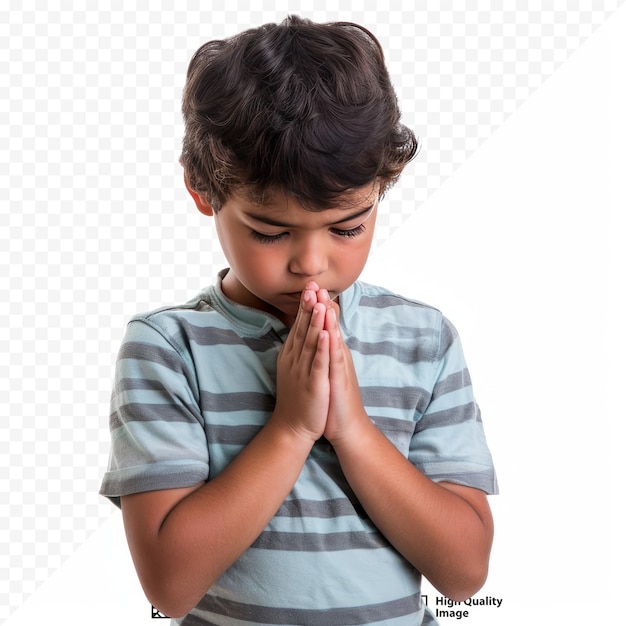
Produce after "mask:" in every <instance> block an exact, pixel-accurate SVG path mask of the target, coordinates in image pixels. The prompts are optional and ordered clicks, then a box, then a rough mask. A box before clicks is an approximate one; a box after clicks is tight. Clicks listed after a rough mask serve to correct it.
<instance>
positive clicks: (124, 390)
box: [100, 320, 209, 506]
mask: <svg viewBox="0 0 626 626" xmlns="http://www.w3.org/2000/svg"><path fill="white" fill-rule="evenodd" d="M109 427H110V432H111V450H110V455H109V463H108V467H107V471H106V473H105V475H104V477H103V480H102V485H101V489H100V494H101V495H103V496H106V497H108V498H109V499H110V500H111V501H112V502H113V503H114V504H115V505H117V506H119V505H120V496H124V495H129V494H132V493H138V492H142V491H153V490H157V489H173V488H180V487H190V486H192V485H194V484H196V483H198V482H200V481H202V480H206V479H207V477H208V468H209V458H208V446H207V443H206V436H205V432H204V422H203V418H202V411H201V410H200V407H199V392H198V389H197V383H196V378H195V375H194V369H193V365H192V363H191V359H190V358H187V359H185V354H184V350H183V349H181V347H180V346H177V345H176V343H175V342H174V341H173V340H172V339H170V338H168V337H167V336H166V334H165V333H164V332H163V331H162V330H161V329H159V328H158V327H157V326H156V325H154V324H151V323H150V322H149V321H148V320H133V321H131V322H130V324H129V325H128V328H127V332H126V335H125V337H124V340H123V342H122V346H121V348H120V351H119V354H118V358H117V363H116V371H115V380H114V385H113V393H112V396H111V411H110V418H109Z"/></svg>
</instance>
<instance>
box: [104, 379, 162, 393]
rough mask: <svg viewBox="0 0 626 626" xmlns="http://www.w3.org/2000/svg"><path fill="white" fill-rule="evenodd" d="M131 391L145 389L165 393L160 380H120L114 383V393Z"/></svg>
mask: <svg viewBox="0 0 626 626" xmlns="http://www.w3.org/2000/svg"><path fill="white" fill-rule="evenodd" d="M131 389H147V390H148V391H166V390H167V389H166V387H165V385H164V384H163V383H162V382H161V381H160V380H149V379H145V378H120V380H118V381H117V382H116V383H115V392H116V393H117V392H120V391H130V390H131Z"/></svg>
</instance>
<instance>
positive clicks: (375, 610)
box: [183, 593, 421, 626]
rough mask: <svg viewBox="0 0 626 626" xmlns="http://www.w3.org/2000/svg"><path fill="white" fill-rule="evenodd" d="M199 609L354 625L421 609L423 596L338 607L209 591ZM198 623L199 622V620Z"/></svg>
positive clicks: (265, 619) (311, 625)
mask: <svg viewBox="0 0 626 626" xmlns="http://www.w3.org/2000/svg"><path fill="white" fill-rule="evenodd" d="M198 609H200V610H201V611H208V612H211V613H214V614H216V615H224V616H226V617H229V618H231V619H238V620H244V621H248V622H253V623H257V624H306V625H307V626H352V625H356V624H369V623H371V622H379V621H384V620H390V619H395V618H397V617H403V616H405V615H411V614H412V613H418V612H419V611H420V609H421V596H420V593H416V594H414V595H411V596H406V597H405V598H400V599H398V600H391V601H389V602H379V603H377V604H369V605H363V606H351V607H345V608H338V609H292V608H280V607H269V606H259V605H256V604H243V603H241V602H235V601H233V600H227V599H225V598H216V597H214V596H209V595H206V596H204V598H203V599H202V600H200V603H199V604H198ZM196 623H197V622H196ZM193 624H194V622H193V621H189V622H187V618H185V620H184V621H183V626H192V625H193Z"/></svg>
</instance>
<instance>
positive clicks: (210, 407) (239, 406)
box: [200, 391, 276, 413]
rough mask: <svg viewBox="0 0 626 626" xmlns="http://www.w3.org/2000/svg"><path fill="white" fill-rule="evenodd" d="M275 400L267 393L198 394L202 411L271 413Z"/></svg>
mask: <svg viewBox="0 0 626 626" xmlns="http://www.w3.org/2000/svg"><path fill="white" fill-rule="evenodd" d="M275 404H276V398H275V397H274V396H273V395H272V394H269V393H259V392H256V391H241V392H234V393H210V392H209V391H203V392H202V393H201V394H200V407H201V408H202V410H203V411H214V412H216V413H220V412H224V411H273V410H274V405H275Z"/></svg>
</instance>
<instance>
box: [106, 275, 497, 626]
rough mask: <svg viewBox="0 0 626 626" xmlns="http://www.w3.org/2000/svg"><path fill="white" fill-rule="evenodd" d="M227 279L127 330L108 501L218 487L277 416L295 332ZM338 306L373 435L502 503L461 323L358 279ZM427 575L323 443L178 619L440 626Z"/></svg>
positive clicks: (439, 476) (434, 472)
mask: <svg viewBox="0 0 626 626" xmlns="http://www.w3.org/2000/svg"><path fill="white" fill-rule="evenodd" d="M223 275H224V274H223V273H221V274H220V277H219V279H218V281H217V283H216V284H215V285H214V286H211V287H209V288H208V289H206V290H204V291H203V292H201V293H200V294H199V295H198V296H197V297H196V298H195V299H194V300H192V301H190V302H188V303H187V304H184V305H182V306H176V307H167V308H162V309H159V310H157V311H154V312H151V313H148V314H144V315H138V316H136V317H134V318H133V319H132V320H131V322H130V323H129V325H128V329H127V333H126V336H125V338H124V341H123V343H122V346H121V349H120V353H119V357H118V361H117V368H116V377H115V384H114V390H113V395H112V401H111V417H110V428H111V439H112V446H111V455H110V461H109V467H108V470H107V472H106V474H105V476H104V479H103V482H102V488H101V491H100V492H101V493H102V494H103V495H105V496H107V497H109V498H110V499H111V500H112V501H113V502H114V503H116V504H118V505H119V498H120V496H123V495H128V494H132V493H136V492H141V491H151V490H155V489H168V488H175V487H188V486H192V485H194V484H196V483H198V482H200V481H202V480H211V479H212V478H214V477H215V476H217V475H218V474H219V473H220V472H221V471H222V470H223V469H224V468H225V467H226V466H227V465H228V464H229V463H230V462H231V461H232V459H233V458H234V457H235V456H236V455H237V454H238V453H239V452H240V451H241V450H242V448H243V447H244V446H245V445H246V444H247V443H248V442H249V441H250V440H251V439H252V438H253V437H254V436H255V434H256V433H257V432H258V431H259V430H260V429H261V428H262V427H263V425H264V424H265V422H266V421H267V420H268V418H269V416H270V415H271V412H272V410H273V407H274V402H275V389H276V387H275V381H276V357H277V354H278V351H279V349H280V347H281V346H282V344H283V342H284V341H285V338H286V337H287V334H288V329H287V328H286V327H285V326H284V325H283V324H282V322H280V321H279V320H278V319H277V318H275V317H274V316H272V315H269V314H267V313H264V312H262V311H258V310H256V309H251V308H248V307H244V306H241V305H239V304H236V303H234V302H232V301H230V300H228V299H227V298H226V297H225V296H224V294H223V293H222V291H221V287H220V285H221V278H222V277H223ZM340 306H341V314H340V324H341V329H342V332H343V336H344V340H345V341H346V343H347V345H348V346H349V348H350V350H351V352H352V356H353V360H354V366H355V369H356V373H357V377H358V380H359V385H360V388H361V395H362V399H363V404H364V406H365V409H366V411H367V413H368V415H369V416H370V418H371V419H372V421H373V422H374V423H375V424H376V426H377V427H378V428H379V429H380V430H381V431H382V432H383V433H384V434H385V435H386V436H387V437H388V439H389V440H390V441H391V442H392V443H393V444H394V445H395V446H396V447H397V448H398V449H399V450H400V451H401V452H402V453H403V454H404V455H405V456H406V457H408V458H409V459H410V460H411V462H412V463H413V464H414V465H415V467H417V468H418V469H419V470H420V471H421V472H423V473H424V474H426V475H427V476H429V477H430V478H431V479H432V480H434V481H450V482H454V483H459V484H462V485H467V486H470V487H475V488H478V489H482V490H483V491H485V492H487V493H496V492H497V484H496V477H495V473H494V468H493V464H492V460H491V455H490V453H489V450H488V448H487V444H486V442H485V436H484V432H483V427H482V422H481V418H480V411H479V409H478V407H477V405H476V403H475V401H474V396H473V393H472V386H471V381H470V377H469V374H468V372H467V367H466V364H465V359H464V357H463V352H462V349H461V345H460V343H459V339H458V336H457V334H456V331H455V330H454V328H453V327H452V326H451V324H450V323H449V322H448V321H447V320H446V319H445V318H444V317H443V316H442V315H441V313H440V312H439V311H438V310H436V309H434V308H432V307H430V306H427V305H424V304H422V303H419V302H416V301H414V300H409V299H406V298H403V297H400V296H398V295H396V294H393V293H391V292H389V291H387V290H385V289H382V288H380V287H375V286H372V285H368V284H365V283H361V282H357V283H355V284H354V285H352V286H351V287H350V288H349V289H348V290H346V291H345V292H344V293H342V294H341V296H340ZM420 580H421V576H420V574H419V572H417V571H416V570H415V569H414V568H413V567H412V566H411V565H410V564H409V563H408V562H407V561H406V560H405V559H404V558H403V557H402V556H400V554H399V553H398V552H397V551H396V550H395V549H394V548H392V547H391V546H390V544H389V543H388V542H387V540H386V539H385V537H384V536H382V535H381V533H380V532H378V530H377V528H376V527H375V526H374V525H373V524H372V522H371V521H370V520H369V519H368V517H367V515H366V514H365V512H364V510H363V508H362V507H361V506H360V504H359V502H358V500H357V499H356V497H355V495H354V493H353V492H352V490H351V488H350V486H349V484H348V483H347V481H346V479H345V477H344V476H343V474H342V472H341V469H340V466H339V463H338V461H337V457H336V455H335V454H334V451H333V449H332V447H331V446H330V444H329V443H328V442H327V441H326V440H325V439H323V438H322V439H321V440H319V441H318V442H317V443H316V444H315V445H314V447H313V449H312V451H311V453H310V455H309V457H308V459H307V461H306V463H305V465H304V467H303V469H302V472H301V474H300V476H299V478H298V481H297V482H296V484H295V486H294V488H293V490H292V491H291V493H290V494H289V496H288V497H287V499H286V500H285V502H284V503H283V505H282V506H281V507H280V509H279V510H278V511H277V513H276V515H275V516H274V518H273V519H272V520H271V522H270V523H269V525H268V526H267V527H266V528H265V529H264V531H263V532H262V533H261V535H260V536H259V537H258V538H257V540H256V541H255V542H254V544H253V545H252V546H251V547H250V548H249V549H248V550H247V551H246V552H245V553H244V554H243V555H242V556H241V557H240V558H239V560H238V561H236V562H235V564H234V565H232V567H230V568H229V569H228V570H227V571H226V572H225V573H224V574H223V575H222V576H221V578H220V579H219V580H218V581H217V583H216V584H215V585H214V586H213V587H212V588H211V589H208V590H207V592H206V595H205V596H204V598H203V599H202V600H201V601H200V603H199V604H198V605H197V607H196V608H195V609H193V610H192V611H191V613H189V614H188V615H187V616H186V617H183V618H180V619H178V620H173V623H174V624H181V625H184V626H196V625H197V626H200V625H207V624H213V625H233V624H237V625H238V626H244V625H246V624H317V625H319V626H333V625H336V626H339V625H344V624H387V625H390V626H401V625H402V626H404V625H407V626H408V625H409V624H410V625H411V626H415V625H416V624H424V625H426V624H435V623H436V622H435V620H434V618H433V617H432V616H431V615H430V613H429V612H428V610H427V609H426V608H425V607H424V605H423V603H422V601H421V595H420Z"/></svg>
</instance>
